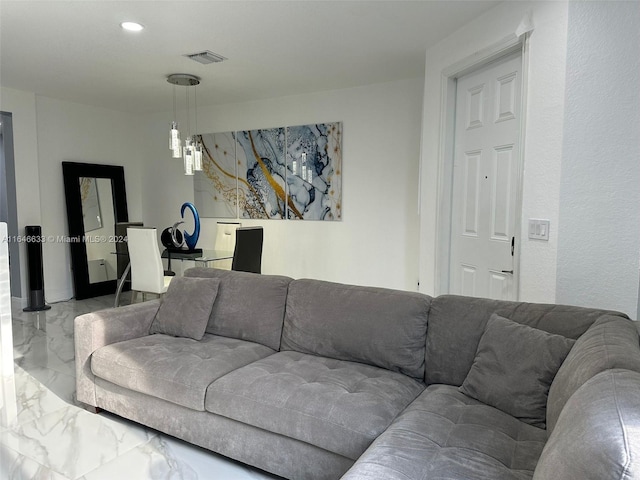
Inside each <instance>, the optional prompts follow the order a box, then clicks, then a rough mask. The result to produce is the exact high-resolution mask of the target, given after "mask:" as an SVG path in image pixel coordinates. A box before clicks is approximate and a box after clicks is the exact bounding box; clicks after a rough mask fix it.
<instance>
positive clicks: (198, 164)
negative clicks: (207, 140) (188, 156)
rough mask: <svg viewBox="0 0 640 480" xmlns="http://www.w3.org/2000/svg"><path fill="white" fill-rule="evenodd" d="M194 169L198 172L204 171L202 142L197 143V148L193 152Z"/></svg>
mask: <svg viewBox="0 0 640 480" xmlns="http://www.w3.org/2000/svg"><path fill="white" fill-rule="evenodd" d="M193 169H194V170H195V171H196V172H201V171H202V145H201V144H200V142H196V146H195V148H194V152H193Z"/></svg>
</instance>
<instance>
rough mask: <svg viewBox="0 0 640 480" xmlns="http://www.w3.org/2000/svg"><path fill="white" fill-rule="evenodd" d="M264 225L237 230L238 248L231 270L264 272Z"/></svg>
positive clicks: (235, 251) (234, 254)
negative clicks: (262, 269)
mask: <svg viewBox="0 0 640 480" xmlns="http://www.w3.org/2000/svg"><path fill="white" fill-rule="evenodd" d="M263 238H264V234H263V231H262V227H242V228H238V229H237V230H236V248H235V250H234V251H233V262H232V264H231V270H236V271H238V272H251V273H262V272H261V266H262V240H263Z"/></svg>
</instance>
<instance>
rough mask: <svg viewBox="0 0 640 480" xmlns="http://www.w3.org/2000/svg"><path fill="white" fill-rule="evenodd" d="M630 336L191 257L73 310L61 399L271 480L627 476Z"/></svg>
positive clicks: (502, 306)
mask: <svg viewBox="0 0 640 480" xmlns="http://www.w3.org/2000/svg"><path fill="white" fill-rule="evenodd" d="M176 280H177V281H176ZM639 344H640V341H639V336H638V330H637V328H636V325H635V322H632V321H630V320H629V319H628V318H626V317H625V316H624V315H622V314H619V313H615V312H609V311H603V310H595V309H586V308H579V307H568V306H560V305H541V304H527V303H520V302H501V301H494V300H487V299H476V298H467V297H459V296H450V295H445V296H441V297H437V298H431V297H428V296H426V295H422V294H418V293H412V292H403V291H396V290H389V289H381V288H372V287H358V286H350V285H341V284H336V283H329V282H323V281H317V280H292V279H290V278H287V277H282V276H270V275H254V274H249V273H243V272H232V271H226V270H216V269H203V268H195V269H191V270H188V271H187V272H186V273H185V277H182V278H181V279H177V278H176V279H175V280H174V282H172V286H171V287H170V289H169V291H168V292H167V295H166V296H165V298H164V300H163V301H151V302H144V303H141V304H135V305H131V306H128V307H123V308H118V309H110V310H104V311H100V312H95V313H90V314H86V315H82V316H79V317H77V318H76V320H75V348H76V370H77V372H76V373H77V377H76V378H77V398H78V400H79V401H81V402H84V403H85V404H87V405H88V406H91V407H97V408H99V409H104V410H107V411H110V412H113V413H115V414H117V415H120V416H122V417H125V418H129V419H131V420H134V421H136V422H139V423H142V424H144V425H148V426H150V427H152V428H155V429H157V430H160V431H162V432H166V433H168V434H170V435H173V436H175V437H178V438H181V439H184V440H186V441H188V442H191V443H194V444H197V445H200V446H202V447H204V448H206V449H209V450H212V451H214V452H218V453H220V454H222V455H226V456H228V457H231V458H233V459H236V460H239V461H241V462H244V463H247V464H250V465H253V466H256V467H258V468H260V469H263V470H265V471H268V472H271V473H274V474H276V475H280V476H283V477H285V478H289V479H301V480H302V479H337V478H341V477H342V478H344V479H348V480H360V479H385V480H388V479H403V480H407V479H487V480H500V479H530V478H534V479H554V480H555V479H580V480H584V479H594V480H595V479H597V480H602V479H634V478H638V479H640V473H639V471H638V469H639V468H640V465H638V458H640V373H639V372H640V347H639Z"/></svg>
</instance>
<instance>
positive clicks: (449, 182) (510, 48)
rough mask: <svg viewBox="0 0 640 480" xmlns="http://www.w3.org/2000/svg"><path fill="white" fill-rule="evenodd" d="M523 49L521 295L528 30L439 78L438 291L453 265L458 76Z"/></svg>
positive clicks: (516, 263)
mask: <svg viewBox="0 0 640 480" xmlns="http://www.w3.org/2000/svg"><path fill="white" fill-rule="evenodd" d="M518 51H519V52H520V53H521V56H522V83H521V98H520V108H521V113H520V149H519V150H520V152H519V155H518V157H517V159H516V160H517V162H516V169H517V174H516V178H517V181H516V186H517V188H518V191H517V194H516V222H515V223H516V224H515V230H514V233H515V238H516V240H515V251H514V258H513V270H514V273H513V282H514V285H513V287H514V292H515V297H516V299H519V298H520V250H521V242H522V238H521V237H522V198H523V197H522V190H523V185H524V168H523V166H524V151H525V148H524V146H525V133H526V128H525V127H526V98H527V80H528V76H529V75H528V73H529V72H528V65H529V33H525V34H523V35H521V36H519V37H518V36H516V35H515V34H512V35H509V36H508V37H506V38H504V39H502V40H500V41H498V42H496V43H494V44H493V45H490V46H488V47H486V48H484V49H482V50H479V51H478V52H476V53H475V54H473V55H471V56H469V57H466V58H464V59H462V60H461V61H459V62H456V63H454V64H452V65H450V66H449V67H447V68H445V69H444V70H443V71H442V73H441V82H440V85H441V87H440V135H439V139H438V187H437V188H438V190H437V205H436V238H435V252H436V258H435V282H434V287H435V295H442V294H446V293H449V279H450V266H451V223H452V218H451V216H452V196H453V162H454V153H455V148H454V147H455V134H454V132H455V120H456V116H455V113H456V92H457V88H456V87H457V79H458V78H459V77H462V76H464V75H466V74H468V73H472V72H473V71H475V70H478V69H480V68H483V67H484V66H486V65H487V64H489V63H491V62H494V61H496V60H499V59H500V58H501V57H504V56H506V55H509V54H512V53H515V52H518Z"/></svg>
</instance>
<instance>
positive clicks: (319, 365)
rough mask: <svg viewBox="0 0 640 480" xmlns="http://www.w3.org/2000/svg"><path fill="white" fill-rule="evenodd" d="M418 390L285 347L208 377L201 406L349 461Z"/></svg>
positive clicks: (411, 383) (370, 370) (401, 380)
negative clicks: (269, 354) (224, 372)
mask: <svg viewBox="0 0 640 480" xmlns="http://www.w3.org/2000/svg"><path fill="white" fill-rule="evenodd" d="M423 389H424V385H423V384H422V383H421V382H418V381H416V380H414V379H411V378H409V377H407V376H405V375H401V374H399V373H395V372H390V371H388V370H383V369H380V368H378V367H373V366H370V365H363V364H358V363H353V362H346V361H342V360H335V359H330V358H324V357H317V356H313V355H306V354H303V353H299V352H292V351H287V352H279V353H276V354H275V355H272V356H270V357H267V358H264V359H262V360H259V361H257V362H254V363H252V364H251V365H247V366H246V367H243V368H240V369H238V370H236V371H234V372H231V373H229V374H228V375H225V376H224V377H222V378H220V379H218V380H216V381H215V382H213V383H212V384H211V385H210V386H209V388H208V389H207V397H206V400H205V408H206V409H207V411H209V412H213V413H216V414H218V415H223V416H225V417H227V418H231V419H233V420H238V421H240V422H244V423H248V424H250V425H253V426H256V427H259V428H262V429H264V430H268V431H270V432H274V433H279V434H282V435H286V436H288V437H292V438H295V439H297V440H301V441H303V442H307V443H310V444H312V445H316V446H318V447H320V448H324V449H326V450H329V451H331V452H334V453H337V454H340V455H343V456H345V457H348V458H351V459H356V458H358V456H359V455H360V454H361V453H362V452H364V450H365V449H366V448H367V447H368V446H369V444H370V443H371V442H372V441H373V439H374V438H376V437H377V436H378V435H380V433H381V432H382V431H384V429H385V428H386V427H387V426H388V425H389V424H390V423H391V421H392V420H393V419H394V418H395V417H396V415H398V413H400V412H401V411H402V410H403V409H404V408H405V407H406V406H407V405H408V404H409V403H411V401H412V400H413V399H414V398H415V397H416V396H418V394H419V393H420V392H421V391H422V390H423Z"/></svg>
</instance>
